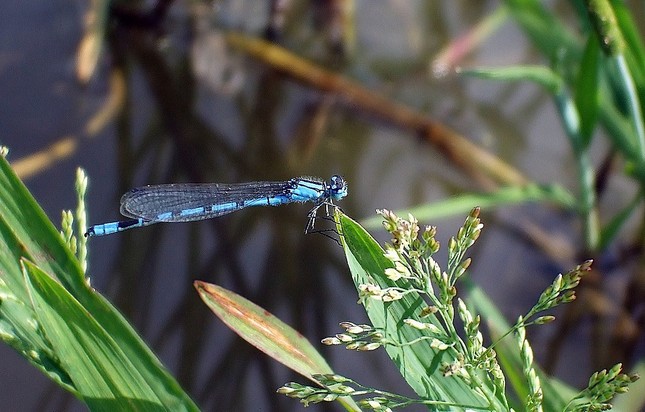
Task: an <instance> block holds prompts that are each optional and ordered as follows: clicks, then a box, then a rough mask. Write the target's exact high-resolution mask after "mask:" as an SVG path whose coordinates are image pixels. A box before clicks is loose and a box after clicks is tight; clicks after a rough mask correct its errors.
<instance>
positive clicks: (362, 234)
mask: <svg viewBox="0 0 645 412" xmlns="http://www.w3.org/2000/svg"><path fill="white" fill-rule="evenodd" d="M339 216H340V230H341V233H342V239H343V245H344V249H345V255H346V257H347V263H348V265H349V269H350V271H351V274H352V279H353V281H354V283H355V284H356V286H357V287H358V286H359V285H361V284H366V283H372V284H376V285H379V286H380V287H382V288H386V287H392V286H394V283H393V282H391V281H390V280H389V279H387V278H386V277H385V275H384V272H385V269H386V268H389V267H392V263H391V262H390V261H389V260H388V259H386V258H385V257H384V256H383V253H384V251H383V249H382V248H381V247H380V246H379V245H378V243H377V242H376V241H375V240H374V238H372V236H370V234H369V233H367V232H366V231H365V230H364V229H363V228H362V227H361V226H359V225H358V224H357V223H356V222H354V221H353V220H351V219H350V218H348V217H347V216H345V215H344V214H342V213H340V212H339ZM399 282H400V281H399ZM425 306H427V305H426V303H425V302H424V300H423V299H421V297H420V296H419V295H418V294H416V293H411V294H407V295H405V296H404V297H403V298H402V299H400V300H397V301H394V302H389V303H383V302H381V301H376V300H368V301H367V302H366V303H365V310H366V312H367V315H368V317H369V318H370V321H371V323H372V325H373V326H374V327H376V328H378V329H380V330H383V331H384V332H385V337H386V338H387V339H390V340H392V341H395V342H410V341H413V340H415V339H418V338H422V337H424V336H425V335H424V334H423V333H422V331H419V330H417V329H415V328H412V327H407V326H406V325H405V324H404V323H403V320H404V319H406V318H416V319H417V320H418V316H416V314H417V313H418V312H419V311H420V310H421V309H422V308H423V307H425ZM425 321H427V319H426V320H425ZM385 350H386V352H387V354H388V355H389V357H390V358H391V359H392V361H393V362H394V363H395V364H396V366H397V367H398V369H399V371H400V373H401V374H402V376H403V377H404V378H405V380H406V381H407V382H408V384H409V385H410V387H411V388H412V389H413V390H414V391H415V392H416V393H417V395H419V396H420V397H421V398H424V399H434V400H440V401H445V402H450V403H458V404H465V405H471V407H472V408H477V407H478V406H479V407H480V408H481V407H482V406H483V405H484V400H483V398H482V397H479V396H477V395H475V394H474V393H473V392H472V391H471V389H470V388H469V387H468V386H467V385H466V384H465V383H464V382H463V381H462V380H460V379H458V378H455V377H444V376H443V374H442V372H441V364H442V362H450V361H452V360H454V358H455V356H456V354H455V352H454V351H453V350H452V349H450V348H449V349H447V350H445V351H437V350H434V349H432V348H430V345H429V344H427V343H424V342H419V343H417V344H413V345H410V346H402V347H398V346H393V345H386V346H385ZM491 397H492V398H494V396H492V395H491ZM494 407H495V408H497V409H498V410H502V409H503V407H502V405H501V403H500V404H499V405H494Z"/></svg>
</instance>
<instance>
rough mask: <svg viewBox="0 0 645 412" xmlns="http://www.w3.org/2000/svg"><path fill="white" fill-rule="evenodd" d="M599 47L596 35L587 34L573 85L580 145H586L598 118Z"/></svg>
mask: <svg viewBox="0 0 645 412" xmlns="http://www.w3.org/2000/svg"><path fill="white" fill-rule="evenodd" d="M599 57H600V47H599V45H598V40H597V38H596V36H589V38H588V39H587V46H586V47H585V50H584V53H583V55H582V61H581V62H580V69H579V71H578V78H577V79H576V86H575V89H574V90H575V97H574V99H575V102H576V108H577V109H578V115H579V119H580V130H579V135H580V137H581V138H582V147H587V145H588V144H589V140H590V139H591V133H592V132H593V130H594V127H595V126H596V120H597V118H598V71H599V70H598V59H599Z"/></svg>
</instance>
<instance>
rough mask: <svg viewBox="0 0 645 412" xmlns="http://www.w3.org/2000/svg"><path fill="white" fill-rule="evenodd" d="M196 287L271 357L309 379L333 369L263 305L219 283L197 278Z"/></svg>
mask: <svg viewBox="0 0 645 412" xmlns="http://www.w3.org/2000/svg"><path fill="white" fill-rule="evenodd" d="M195 288H196V289H197V291H198V292H199V296H200V297H201V298H202V300H203V301H204V303H206V305H207V306H208V307H209V308H210V309H211V310H212V311H213V313H214V314H215V315H217V317H218V318H220V319H221V320H222V322H224V323H225V324H226V325H227V326H228V327H229V328H231V329H232V330H233V331H234V332H235V333H237V334H238V335H239V336H240V337H241V338H242V339H244V340H246V341H247V342H249V343H250V344H251V345H253V346H255V347H256V348H258V349H259V350H261V351H262V352H264V353H266V354H267V355H269V356H270V357H272V358H273V359H275V360H277V361H278V362H280V363H282V364H283V365H285V366H287V367H288V368H290V369H292V370H294V371H296V372H298V373H299V374H301V375H303V376H304V377H306V378H307V379H311V380H314V379H312V375H314V374H329V373H334V372H333V371H332V369H331V367H330V366H329V365H328V364H327V361H326V360H325V358H323V357H322V355H321V354H320V353H319V352H318V351H317V350H316V348H315V347H314V346H313V345H312V344H311V343H310V342H309V341H308V340H307V339H306V338H305V337H304V336H302V335H301V334H300V333H298V331H296V330H294V329H293V328H291V327H290V326H289V325H287V324H286V323H284V322H282V321H281V320H280V319H278V318H276V317H275V316H273V315H272V314H271V313H269V312H267V311H266V310H265V309H263V308H261V307H260V306H257V305H256V304H254V303H253V302H250V301H249V300H247V299H245V298H243V297H242V296H240V295H238V294H236V293H234V292H231V291H229V290H227V289H224V288H223V287H221V286H217V285H213V284H209V283H205V282H200V281H196V282H195ZM314 382H315V380H314ZM339 401H340V402H341V403H343V404H344V406H345V407H346V408H347V409H348V410H355V411H358V410H360V409H359V408H358V406H357V405H356V404H355V403H354V401H353V400H352V399H351V398H341V399H339Z"/></svg>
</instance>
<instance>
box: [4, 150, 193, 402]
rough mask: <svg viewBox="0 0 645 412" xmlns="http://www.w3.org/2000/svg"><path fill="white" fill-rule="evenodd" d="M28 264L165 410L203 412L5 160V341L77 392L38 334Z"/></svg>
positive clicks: (53, 344) (52, 349)
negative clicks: (116, 351)
mask: <svg viewBox="0 0 645 412" xmlns="http://www.w3.org/2000/svg"><path fill="white" fill-rule="evenodd" d="M70 184H71V182H70ZM22 259H25V260H28V261H30V262H33V263H34V264H35V265H36V266H38V267H39V268H41V270H42V271H44V272H45V273H48V274H50V275H51V276H52V277H54V278H55V279H57V280H58V281H59V282H60V283H61V285H62V287H63V288H65V289H66V290H67V291H68V292H69V293H71V295H72V296H74V298H75V299H76V300H77V301H78V302H79V303H80V304H81V306H83V308H84V309H85V310H86V311H88V312H89V313H91V314H92V316H93V317H94V319H95V320H96V321H97V322H98V323H99V324H100V325H101V326H102V327H103V328H105V330H106V331H107V335H108V336H109V337H110V338H112V339H114V340H115V341H116V342H117V343H118V346H119V347H120V348H121V350H122V351H123V352H124V353H125V354H126V356H127V358H128V359H129V361H130V362H132V363H133V364H134V365H136V369H137V370H138V371H139V373H140V374H141V375H142V376H143V380H144V381H145V382H146V383H147V384H148V385H150V386H151V387H152V388H154V391H155V393H156V394H157V397H158V398H159V399H162V400H163V401H162V403H163V404H164V405H165V406H167V407H168V408H169V409H171V410H197V409H198V408H197V405H195V404H194V403H193V401H192V400H191V399H190V397H189V396H188V395H187V394H186V393H185V392H184V391H183V390H182V389H181V387H180V386H179V384H178V383H177V382H176V381H175V379H174V378H173V377H172V375H170V373H169V372H168V371H167V370H166V369H165V368H164V367H163V366H162V365H161V362H160V361H159V360H158V359H157V357H156V356H155V354H154V353H153V352H152V351H151V350H150V348H148V347H147V346H146V344H145V343H144V342H143V340H141V338H140V337H139V336H138V335H137V333H136V331H135V330H134V329H133V328H132V327H131V326H130V325H129V324H128V322H127V321H126V319H125V318H124V317H123V316H122V315H121V314H120V313H119V311H118V310H116V309H115V308H114V307H113V306H112V305H111V304H110V303H109V302H108V301H107V300H105V299H104V298H103V297H102V296H101V295H100V294H98V293H97V292H96V291H95V290H93V289H92V288H90V287H89V286H88V284H87V282H86V279H85V278H84V275H83V272H82V270H81V268H80V266H79V264H78V261H77V260H76V257H75V256H74V255H73V254H72V253H71V252H70V251H69V249H68V248H67V247H66V245H65V244H64V242H63V240H62V238H61V236H60V234H59V233H58V231H57V230H56V228H55V227H54V225H53V224H52V223H51V222H50V221H49V219H48V218H47V216H46V215H45V213H44V212H43V210H42V209H41V208H40V206H38V204H37V203H36V201H35V200H34V198H33V197H32V196H31V194H30V193H29V191H28V190H27V188H26V187H25V186H24V184H23V183H22V182H21V181H20V179H18V177H17V176H16V175H15V174H14V173H13V170H12V169H11V167H10V166H9V164H8V163H7V161H6V159H5V158H4V157H1V156H0V285H2V286H1V287H0V291H1V292H2V296H0V299H1V301H2V304H1V305H0V328H1V329H2V332H3V333H2V334H1V335H0V338H1V339H2V340H3V341H5V342H6V343H8V344H9V345H11V346H12V347H13V348H15V349H16V350H17V351H18V352H19V353H21V354H23V355H24V356H25V357H26V358H27V359H28V360H29V361H30V362H31V363H33V364H34V365H36V366H38V367H39V368H40V369H41V370H43V371H44V372H45V373H46V374H47V375H48V376H50V377H51V378H52V379H53V380H54V381H55V382H57V383H59V384H61V385H62V386H63V387H64V388H65V389H70V390H73V388H72V387H71V384H70V383H69V382H70V380H69V376H70V375H71V373H70V371H67V370H64V369H61V365H62V363H61V361H60V360H58V359H54V358H53V357H52V356H53V355H51V354H54V353H56V349H57V348H56V342H53V341H49V342H47V341H44V340H43V339H42V338H41V337H40V336H39V335H38V333H37V332H35V331H34V330H33V325H35V324H37V323H38V321H37V317H36V314H35V313H34V312H33V309H31V304H30V303H29V302H30V297H29V294H28V290H27V288H26V286H25V280H24V276H23V272H22V267H21V263H20V262H21V260H22ZM9 301H11V303H9ZM32 354H35V355H34V356H32ZM50 355H51V356H50ZM133 385H134V384H133Z"/></svg>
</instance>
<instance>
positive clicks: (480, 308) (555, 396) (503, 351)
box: [464, 280, 578, 412]
mask: <svg viewBox="0 0 645 412" xmlns="http://www.w3.org/2000/svg"><path fill="white" fill-rule="evenodd" d="M464 287H465V289H466V290H467V292H468V302H469V304H470V305H471V306H473V307H474V310H473V312H474V313H478V314H479V315H481V317H482V319H483V321H484V322H486V325H487V326H488V330H489V333H490V334H491V336H492V338H493V339H497V338H498V337H499V336H502V335H503V334H504V333H506V331H508V330H509V329H510V328H511V325H509V324H508V322H507V321H506V319H505V318H504V316H503V315H502V313H501V312H500V311H499V309H498V308H497V307H496V306H495V304H494V303H493V302H492V301H491V300H490V299H489V297H488V295H486V293H485V292H484V291H483V290H482V289H481V288H480V287H479V286H477V285H475V284H474V283H472V282H470V281H468V280H465V281H464ZM495 351H496V352H497V358H498V359H499V362H500V365H501V366H502V369H503V370H504V375H505V376H506V382H507V384H508V385H510V386H511V387H512V388H513V390H514V391H515V393H516V394H517V396H518V397H519V398H520V399H525V398H526V396H527V395H528V393H529V389H528V382H527V381H526V377H525V376H524V374H523V373H522V360H521V358H520V353H519V348H518V347H517V343H516V342H515V340H514V339H513V338H512V337H507V338H506V339H504V340H502V341H501V342H500V343H499V344H498V345H496V346H495ZM537 371H538V375H539V377H540V381H541V385H542V390H543V392H544V403H543V405H542V406H543V408H544V410H545V411H547V412H556V411H557V412H559V411H562V410H563V408H564V405H566V403H567V402H568V400H569V399H571V398H572V397H573V396H575V395H576V394H577V392H578V391H577V390H576V389H574V388H572V387H570V386H568V385H567V384H565V383H563V382H561V381H559V380H557V379H555V378H551V377H549V376H547V375H546V374H544V373H543V372H542V371H541V370H540V369H539V368H537Z"/></svg>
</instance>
